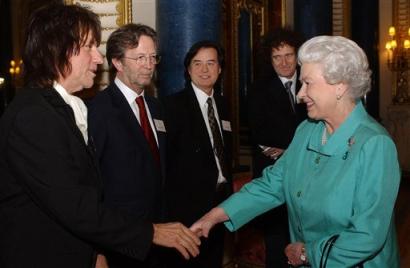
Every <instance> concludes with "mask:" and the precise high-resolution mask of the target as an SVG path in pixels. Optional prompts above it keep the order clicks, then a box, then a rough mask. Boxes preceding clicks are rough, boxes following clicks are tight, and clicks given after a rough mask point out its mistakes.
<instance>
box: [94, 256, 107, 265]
mask: <svg viewBox="0 0 410 268" xmlns="http://www.w3.org/2000/svg"><path fill="white" fill-rule="evenodd" d="M95 268H108V262H107V259H106V258H105V256H104V255H102V254H98V255H97V261H96V263H95Z"/></svg>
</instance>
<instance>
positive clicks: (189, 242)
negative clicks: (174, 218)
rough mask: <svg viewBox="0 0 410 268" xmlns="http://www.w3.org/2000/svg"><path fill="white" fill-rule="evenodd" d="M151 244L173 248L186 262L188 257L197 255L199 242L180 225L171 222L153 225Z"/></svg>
mask: <svg viewBox="0 0 410 268" xmlns="http://www.w3.org/2000/svg"><path fill="white" fill-rule="evenodd" d="M153 243H154V244H155V245H159V246H163V247H168V248H175V249H177V250H178V251H179V252H180V253H181V254H182V256H184V258H185V259H187V260H188V259H189V258H190V256H192V257H196V256H197V255H198V254H199V248H198V246H199V245H200V244H201V240H199V238H198V237H197V236H196V235H195V234H194V233H193V232H191V230H189V229H188V228H187V227H185V226H184V225H183V224H182V223H179V222H172V223H160V224H154V239H153Z"/></svg>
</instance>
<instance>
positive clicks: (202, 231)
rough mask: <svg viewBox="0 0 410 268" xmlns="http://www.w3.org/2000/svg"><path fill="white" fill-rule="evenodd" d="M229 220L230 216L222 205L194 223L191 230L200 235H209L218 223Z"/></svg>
mask: <svg viewBox="0 0 410 268" xmlns="http://www.w3.org/2000/svg"><path fill="white" fill-rule="evenodd" d="M227 220H229V217H228V215H226V213H225V211H224V210H223V209H222V208H220V207H215V208H213V209H211V210H210V211H209V212H208V213H206V214H205V215H204V216H202V218H200V219H199V220H197V221H196V222H195V223H194V224H192V226H191V227H190V228H189V229H191V231H192V232H194V233H195V234H196V235H197V236H198V237H201V236H204V237H208V235H209V232H210V231H211V229H212V228H213V227H214V226H215V225H216V224H218V223H220V222H224V221H227Z"/></svg>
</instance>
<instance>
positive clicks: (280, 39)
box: [248, 28, 306, 268]
mask: <svg viewBox="0 0 410 268" xmlns="http://www.w3.org/2000/svg"><path fill="white" fill-rule="evenodd" d="M301 41H302V40H301V38H300V37H299V36H298V34H296V33H295V32H293V31H291V30H289V29H282V28H280V29H276V30H274V31H273V32H271V33H270V34H269V35H267V36H266V40H265V42H266V44H265V45H266V48H267V51H266V52H267V53H266V54H267V55H266V56H265V55H264V56H265V57H264V58H267V59H270V60H269V61H270V62H269V63H268V64H269V66H267V67H266V68H264V70H268V72H267V73H266V75H265V76H262V77H260V78H259V79H257V80H256V82H255V83H254V85H253V86H252V89H251V90H250V92H249V97H248V104H249V111H248V115H249V128H250V132H251V140H252V143H253V177H254V178H258V177H260V176H261V175H262V171H263V169H264V168H265V167H267V166H270V165H273V164H274V163H275V162H276V160H277V159H278V158H279V157H280V156H281V155H282V154H283V153H284V151H285V150H286V148H287V147H288V145H289V144H290V142H291V140H292V138H293V135H294V133H295V130H296V127H297V126H298V124H299V123H300V122H301V121H302V120H304V119H305V118H306V109H305V106H304V105H303V104H299V102H298V100H297V99H296V94H297V92H298V90H299V88H300V86H301V85H300V82H299V68H297V50H298V48H299V46H300V44H301V43H302V42H301ZM256 223H257V226H261V227H262V230H263V232H264V238H265V249H266V250H265V262H266V267H267V268H273V267H275V268H278V267H279V268H280V267H288V266H289V264H288V263H287V258H286V256H285V253H284V250H285V247H286V246H287V245H288V244H289V227H288V217H287V212H286V207H285V206H284V205H283V206H281V207H278V208H275V209H274V210H272V211H269V212H267V213H265V214H264V215H262V216H261V217H260V218H259V219H258V220H257V222H256Z"/></svg>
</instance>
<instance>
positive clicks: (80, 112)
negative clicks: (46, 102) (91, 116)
mask: <svg viewBox="0 0 410 268" xmlns="http://www.w3.org/2000/svg"><path fill="white" fill-rule="evenodd" d="M53 87H54V89H55V90H56V91H57V92H58V94H60V96H61V97H62V98H63V100H64V101H65V103H67V104H68V105H70V107H71V108H72V109H73V112H74V119H75V123H76V125H77V127H78V128H79V129H80V131H81V134H82V135H83V137H84V141H85V143H86V144H88V124H87V107H86V106H85V104H84V102H83V101H82V100H81V99H80V98H79V97H76V96H74V95H71V94H69V93H68V92H67V90H66V89H65V88H64V87H63V86H62V85H60V84H59V83H57V82H56V81H54V84H53Z"/></svg>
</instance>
